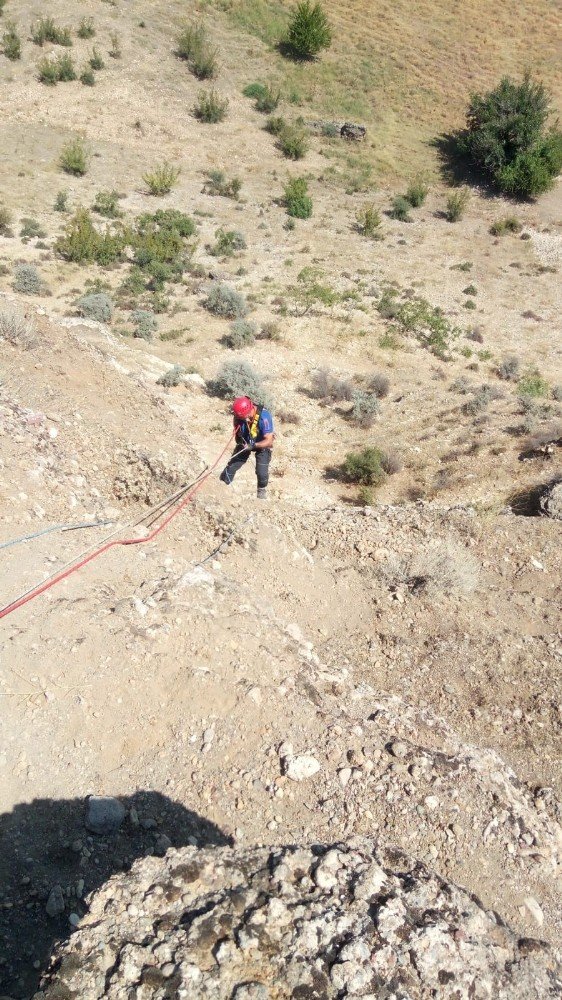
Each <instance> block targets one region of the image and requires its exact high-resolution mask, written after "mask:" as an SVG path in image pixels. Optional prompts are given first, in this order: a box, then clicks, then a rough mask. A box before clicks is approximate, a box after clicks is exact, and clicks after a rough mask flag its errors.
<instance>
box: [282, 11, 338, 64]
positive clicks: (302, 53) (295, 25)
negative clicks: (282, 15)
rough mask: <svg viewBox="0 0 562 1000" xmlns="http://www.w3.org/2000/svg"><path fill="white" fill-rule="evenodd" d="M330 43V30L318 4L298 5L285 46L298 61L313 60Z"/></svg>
mask: <svg viewBox="0 0 562 1000" xmlns="http://www.w3.org/2000/svg"><path fill="white" fill-rule="evenodd" d="M331 43H332V29H331V27H330V24H329V21H328V18H327V17H326V14H325V13H324V10H323V8H322V6H321V4H319V3H315V4H312V3H310V2H309V0H303V2H302V3H298V4H297V6H296V8H295V10H294V13H293V16H292V19H291V22H290V24H289V31H288V34H287V45H288V47H289V49H290V50H291V52H292V53H293V54H294V55H295V56H297V57H298V58H299V59H313V58H314V57H315V56H317V55H318V53H319V52H320V51H321V50H322V49H327V48H329V47H330V45H331Z"/></svg>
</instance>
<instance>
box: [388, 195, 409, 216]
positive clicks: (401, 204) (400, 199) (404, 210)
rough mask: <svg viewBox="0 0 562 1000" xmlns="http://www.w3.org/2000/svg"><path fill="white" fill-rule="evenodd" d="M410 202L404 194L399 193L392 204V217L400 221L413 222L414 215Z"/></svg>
mask: <svg viewBox="0 0 562 1000" xmlns="http://www.w3.org/2000/svg"><path fill="white" fill-rule="evenodd" d="M411 207H412V206H411V205H410V202H409V201H407V200H406V198H404V196H403V195H401V194H398V195H396V198H393V199H392V205H391V208H390V216H391V218H392V219H398V221H399V222H411V221H412V216H411V215H410V208H411Z"/></svg>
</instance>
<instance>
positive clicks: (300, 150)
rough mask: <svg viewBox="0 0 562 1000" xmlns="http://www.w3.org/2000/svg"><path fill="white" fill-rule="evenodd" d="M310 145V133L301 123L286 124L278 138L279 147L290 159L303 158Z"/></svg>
mask: <svg viewBox="0 0 562 1000" xmlns="http://www.w3.org/2000/svg"><path fill="white" fill-rule="evenodd" d="M308 145H309V143H308V133H307V132H306V130H305V129H304V128H302V127H301V126H300V125H286V126H285V128H283V129H282V130H281V132H280V133H279V135H278V138H277V147H278V148H279V149H280V150H281V152H282V153H283V156H286V157H287V159H288V160H302V159H303V157H304V156H306V154H307V152H308Z"/></svg>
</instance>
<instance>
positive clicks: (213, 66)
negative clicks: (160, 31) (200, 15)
mask: <svg viewBox="0 0 562 1000" xmlns="http://www.w3.org/2000/svg"><path fill="white" fill-rule="evenodd" d="M176 55H177V56H178V58H179V59H184V60H185V62H186V63H187V65H188V67H189V69H190V71H191V72H192V73H193V75H194V76H196V77H197V78H198V79H199V80H212V79H214V78H215V77H216V75H217V72H218V63H217V51H216V49H214V48H213V47H212V46H211V44H210V42H209V38H208V35H207V32H206V29H205V28H204V26H203V25H202V24H195V25H186V27H184V28H183V29H182V31H181V34H180V35H179V37H178V40H177V45H176Z"/></svg>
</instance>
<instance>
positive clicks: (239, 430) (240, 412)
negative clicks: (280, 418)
mask: <svg viewBox="0 0 562 1000" xmlns="http://www.w3.org/2000/svg"><path fill="white" fill-rule="evenodd" d="M232 413H233V414H234V426H235V428H236V447H235V449H234V454H233V455H232V456H231V458H230V459H229V461H228V463H227V465H226V466H225V468H224V469H223V471H222V472H221V476H220V478H221V481H222V482H223V483H226V484H227V486H230V484H231V482H232V480H233V479H234V477H235V475H236V473H237V472H238V469H241V468H242V466H243V465H244V464H245V463H246V462H247V461H248V459H249V457H250V453H251V452H252V451H253V452H255V455H256V476H257V478H258V499H259V500H266V499H267V483H268V480H269V463H270V461H271V449H272V448H273V440H274V437H275V435H274V433H273V417H272V416H271V413H270V412H269V410H266V409H265V407H264V406H257V405H256V404H255V403H252V400H251V399H249V397H248V396H239V397H238V399H235V400H234V402H233V404H232Z"/></svg>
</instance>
